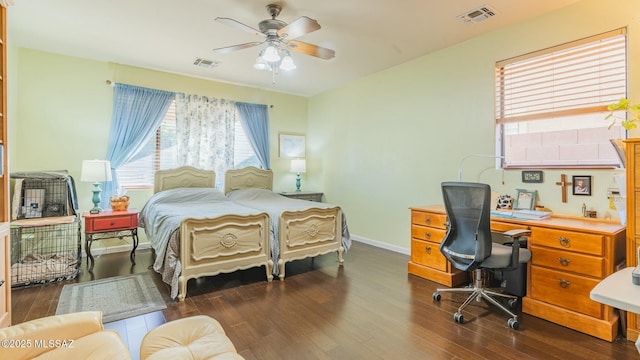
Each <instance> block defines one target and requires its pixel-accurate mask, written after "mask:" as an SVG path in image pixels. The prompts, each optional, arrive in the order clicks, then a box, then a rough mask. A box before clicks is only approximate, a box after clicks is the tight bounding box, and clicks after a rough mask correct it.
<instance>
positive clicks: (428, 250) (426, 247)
mask: <svg viewBox="0 0 640 360" xmlns="http://www.w3.org/2000/svg"><path fill="white" fill-rule="evenodd" d="M424 250H425V251H426V252H427V254H429V255H431V246H425V247H424Z"/></svg>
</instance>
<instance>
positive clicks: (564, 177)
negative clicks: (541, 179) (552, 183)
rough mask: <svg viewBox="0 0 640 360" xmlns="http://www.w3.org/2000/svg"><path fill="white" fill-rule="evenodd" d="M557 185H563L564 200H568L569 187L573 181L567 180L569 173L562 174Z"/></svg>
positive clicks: (564, 201)
mask: <svg viewBox="0 0 640 360" xmlns="http://www.w3.org/2000/svg"><path fill="white" fill-rule="evenodd" d="M556 185H560V186H562V202H563V203H566V202H567V187H569V186H571V183H570V182H568V181H567V175H565V174H561V175H560V181H559V182H557V183H556Z"/></svg>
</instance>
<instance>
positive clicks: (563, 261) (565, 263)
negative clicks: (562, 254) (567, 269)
mask: <svg viewBox="0 0 640 360" xmlns="http://www.w3.org/2000/svg"><path fill="white" fill-rule="evenodd" d="M558 261H560V264H562V266H569V263H570V262H571V259H567V258H558Z"/></svg>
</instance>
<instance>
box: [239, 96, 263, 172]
mask: <svg viewBox="0 0 640 360" xmlns="http://www.w3.org/2000/svg"><path fill="white" fill-rule="evenodd" d="M236 108H237V109H238V114H239V115H240V123H241V124H242V128H243V129H244V131H245V133H246V134H247V137H248V138H249V142H250V143H251V147H252V148H253V151H254V152H255V153H256V156H257V157H258V161H259V162H260V165H261V166H262V168H263V169H269V168H270V165H271V161H270V159H269V112H268V110H267V105H260V104H249V103H243V102H236Z"/></svg>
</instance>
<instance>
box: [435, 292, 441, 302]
mask: <svg viewBox="0 0 640 360" xmlns="http://www.w3.org/2000/svg"><path fill="white" fill-rule="evenodd" d="M441 298H442V297H441V296H440V293H438V292H434V293H433V300H434V301H438V302H440V299H441Z"/></svg>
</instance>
